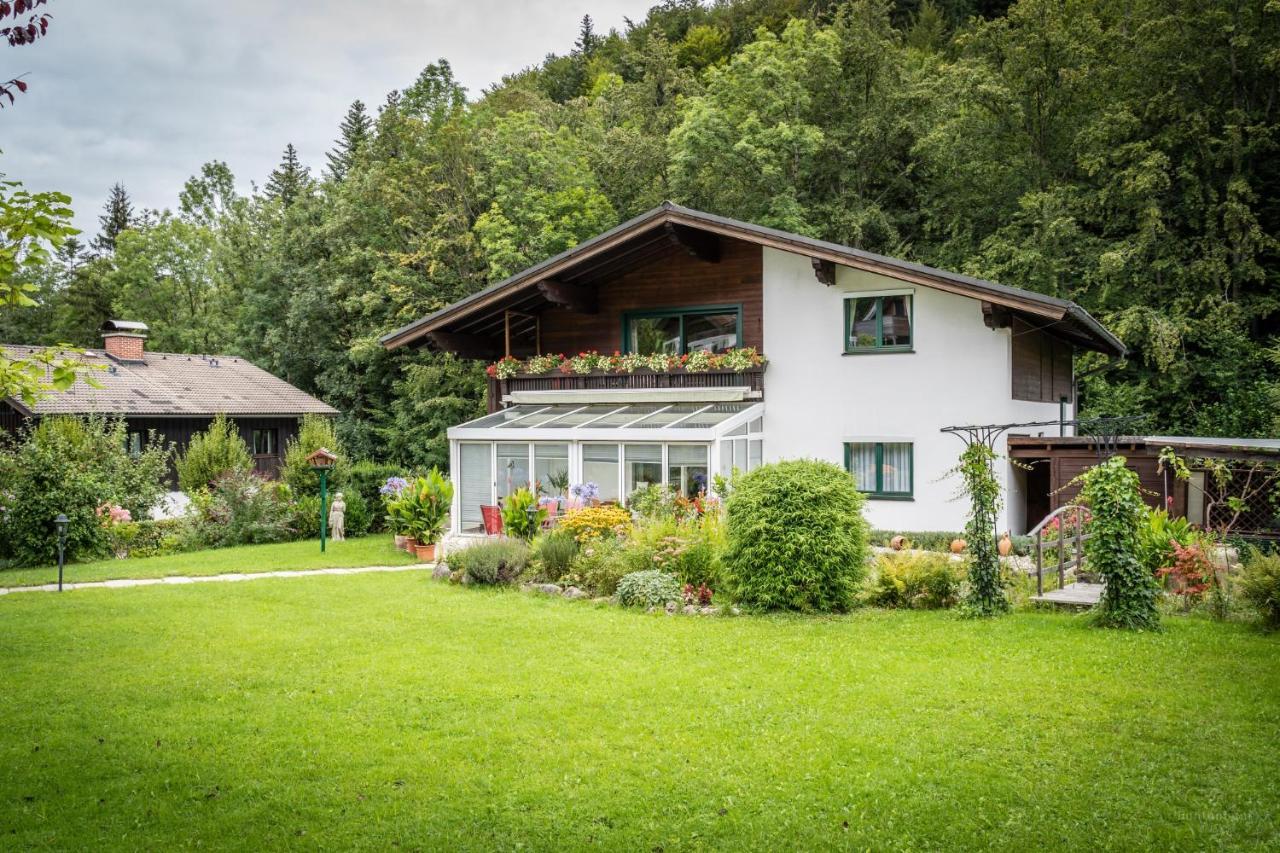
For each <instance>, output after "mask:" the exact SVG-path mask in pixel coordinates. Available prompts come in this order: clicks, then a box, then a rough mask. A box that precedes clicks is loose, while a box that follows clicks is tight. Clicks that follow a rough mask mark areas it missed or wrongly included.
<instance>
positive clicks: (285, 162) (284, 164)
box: [266, 142, 311, 207]
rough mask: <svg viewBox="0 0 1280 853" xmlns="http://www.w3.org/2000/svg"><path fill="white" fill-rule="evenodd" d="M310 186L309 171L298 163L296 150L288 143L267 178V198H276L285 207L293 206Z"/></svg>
mask: <svg viewBox="0 0 1280 853" xmlns="http://www.w3.org/2000/svg"><path fill="white" fill-rule="evenodd" d="M310 184H311V170H310V169H308V168H307V167H306V166H303V165H302V164H301V163H300V162H299V161H298V149H296V148H294V147H293V143H292V142H290V143H289V144H288V145H286V146H285V147H284V158H283V159H282V160H281V161H280V165H279V166H277V167H276V168H275V169H273V170H272V172H271V175H270V176H269V177H268V178H267V187H266V192H267V196H268V197H269V198H278V199H280V201H281V202H282V203H283V204H284V206H285V207H288V206H289V205H291V204H293V203H294V202H295V201H296V200H297V199H298V196H300V195H302V194H303V193H305V192H306V191H307V189H308V188H309V186H310Z"/></svg>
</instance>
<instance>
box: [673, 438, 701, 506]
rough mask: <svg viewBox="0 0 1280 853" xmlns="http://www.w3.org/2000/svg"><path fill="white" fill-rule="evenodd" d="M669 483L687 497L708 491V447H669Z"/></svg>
mask: <svg viewBox="0 0 1280 853" xmlns="http://www.w3.org/2000/svg"><path fill="white" fill-rule="evenodd" d="M667 483H668V485H670V486H671V488H672V489H674V490H675V491H678V492H679V493H680V494H682V495H684V496H685V497H693V496H694V495H700V494H703V493H705V492H706V491H707V447H706V445H691V444H672V445H669V446H668V447H667Z"/></svg>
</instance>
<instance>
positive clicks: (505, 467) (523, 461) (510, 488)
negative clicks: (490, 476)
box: [497, 444, 529, 499]
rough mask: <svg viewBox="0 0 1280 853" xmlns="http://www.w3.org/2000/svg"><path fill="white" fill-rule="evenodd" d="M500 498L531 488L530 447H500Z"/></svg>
mask: <svg viewBox="0 0 1280 853" xmlns="http://www.w3.org/2000/svg"><path fill="white" fill-rule="evenodd" d="M497 474H498V498H499V499H501V498H505V497H506V496H507V495H509V494H511V493H512V492H514V491H515V490H516V489H526V488H528V487H529V445H527V444H499V445H498V471H497Z"/></svg>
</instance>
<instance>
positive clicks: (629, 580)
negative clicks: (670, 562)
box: [618, 569, 684, 607]
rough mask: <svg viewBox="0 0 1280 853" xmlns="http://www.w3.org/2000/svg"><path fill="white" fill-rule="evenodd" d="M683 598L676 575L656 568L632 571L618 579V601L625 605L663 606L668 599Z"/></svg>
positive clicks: (680, 599) (678, 599)
mask: <svg viewBox="0 0 1280 853" xmlns="http://www.w3.org/2000/svg"><path fill="white" fill-rule="evenodd" d="M683 599H684V593H683V592H682V591H681V586H680V582H679V581H678V580H676V578H675V575H669V574H667V573H666V572H660V571H658V570H656V569H649V570H647V571H643V572H632V573H631V574H629V575H624V576H623V577H622V579H621V580H619V581H618V603H619V604H621V605H622V606H624V607H662V606H664V605H665V604H666V603H667V602H668V601H682V600H683Z"/></svg>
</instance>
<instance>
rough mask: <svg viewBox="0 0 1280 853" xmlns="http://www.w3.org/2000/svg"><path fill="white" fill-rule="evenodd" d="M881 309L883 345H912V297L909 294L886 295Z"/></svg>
mask: <svg viewBox="0 0 1280 853" xmlns="http://www.w3.org/2000/svg"><path fill="white" fill-rule="evenodd" d="M880 310H881V312H882V313H883V315H884V316H883V318H882V319H881V321H880V322H881V335H882V337H881V343H880V345H881V346H886V347H905V346H910V345H911V297H910V296H907V295H905V294H904V295H901V296H886V297H884V298H883V300H882V302H881V305H880Z"/></svg>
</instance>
